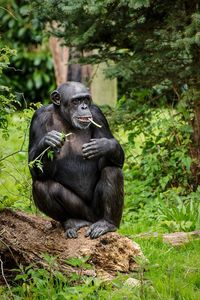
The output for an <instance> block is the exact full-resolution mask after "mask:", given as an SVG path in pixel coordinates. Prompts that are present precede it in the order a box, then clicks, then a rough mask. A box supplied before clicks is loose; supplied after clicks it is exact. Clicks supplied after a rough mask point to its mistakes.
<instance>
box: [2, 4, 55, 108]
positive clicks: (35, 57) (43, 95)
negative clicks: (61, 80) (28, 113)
mask: <svg viewBox="0 0 200 300" xmlns="http://www.w3.org/2000/svg"><path fill="white" fill-rule="evenodd" d="M32 13H34V11H32V10H31V8H30V5H29V4H28V1H26V0H23V1H20V2H19V1H17V0H15V1H13V0H9V1H4V0H3V2H2V1H1V6H0V18H1V25H0V32H1V38H2V40H1V41H0V46H2V45H7V46H9V47H11V48H14V49H15V50H17V53H16V55H15V56H13V57H12V59H11V63H10V66H9V68H8V69H7V70H6V72H5V74H6V77H5V78H4V84H5V85H7V86H10V87H11V86H12V90H14V92H15V94H16V96H17V99H18V100H19V101H20V103H21V104H22V105H23V106H25V107H26V104H27V103H30V102H38V101H44V100H45V99H48V98H49V91H50V90H52V89H54V87H55V83H54V81H55V79H54V72H53V61H52V57H51V55H50V51H49V48H48V39H47V37H45V36H44V34H43V33H42V31H41V30H40V28H39V24H38V21H37V20H35V21H34V22H32Z"/></svg>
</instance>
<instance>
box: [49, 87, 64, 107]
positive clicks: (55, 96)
mask: <svg viewBox="0 0 200 300" xmlns="http://www.w3.org/2000/svg"><path fill="white" fill-rule="evenodd" d="M50 97H51V101H52V102H53V103H54V104H56V105H60V100H61V96H60V93H59V92H58V91H57V90H55V91H53V92H52V93H51V96H50Z"/></svg>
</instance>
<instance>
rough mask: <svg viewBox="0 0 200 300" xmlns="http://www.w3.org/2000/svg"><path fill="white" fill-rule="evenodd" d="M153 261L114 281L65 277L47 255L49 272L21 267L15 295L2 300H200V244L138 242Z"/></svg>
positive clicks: (78, 275)
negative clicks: (129, 280)
mask: <svg viewBox="0 0 200 300" xmlns="http://www.w3.org/2000/svg"><path fill="white" fill-rule="evenodd" d="M137 242H138V243H139V244H140V245H141V247H142V249H143V252H144V254H145V256H146V257H147V259H148V260H149V265H148V266H145V269H146V271H145V272H144V270H143V267H144V266H143V265H141V267H140V268H139V270H138V273H134V274H129V275H123V274H119V275H118V276H117V277H116V278H115V279H114V280H112V281H104V280H100V279H97V278H94V277H88V276H84V275H83V273H82V272H77V273H72V274H71V275H70V276H65V275H64V274H62V273H61V272H60V271H59V270H58V265H57V261H56V257H50V256H48V255H44V258H45V260H46V262H47V268H46V269H38V268H37V269H36V268H35V266H33V265H31V266H29V267H25V268H23V267H21V268H20V269H19V270H15V272H17V275H16V278H15V283H14V285H13V286H12V287H11V292H12V294H11V293H10V292H9V291H7V289H4V290H3V293H2V295H1V299H2V300H4V299H12V298H13V299H23V300H26V299H27V300H28V299H33V300H36V299H37V300H43V299H44V300H46V299H55V300H57V299H58V300H62V299H63V300H65V299H66V300H69V299H73V300H76V299H77V300H79V299H88V300H89V299H102V300H104V299H105V300H107V299H112V300H118V299H128V300H129V299H130V300H144V299H145V300H157V299H162V300H169V299H188V300H198V299H199V297H200V276H199V269H200V263H199V251H200V243H199V241H195V242H191V243H189V244H188V245H187V246H183V247H181V248H179V249H176V248H172V247H170V246H168V245H165V244H163V243H162V242H161V241H159V240H156V239H155V240H144V239H139V238H138V239H137ZM188 254H189V255H188ZM71 261H73V263H72V265H73V266H74V265H75V266H78V268H79V266H80V269H81V268H82V266H83V264H85V262H84V260H83V261H80V260H79V259H77V258H73V259H71ZM131 277H133V278H137V279H138V280H139V282H140V286H137V287H134V286H131V285H130V286H129V285H127V284H126V280H127V278H131Z"/></svg>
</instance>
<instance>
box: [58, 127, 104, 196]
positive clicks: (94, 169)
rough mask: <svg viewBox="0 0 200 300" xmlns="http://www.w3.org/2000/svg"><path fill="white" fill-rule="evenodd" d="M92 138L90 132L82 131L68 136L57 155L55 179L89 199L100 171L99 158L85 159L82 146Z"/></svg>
mask: <svg viewBox="0 0 200 300" xmlns="http://www.w3.org/2000/svg"><path fill="white" fill-rule="evenodd" d="M90 139H91V134H90V132H87V131H85V132H84V131H81V132H80V134H79V132H78V133H76V134H75V133H74V134H72V135H70V136H68V137H67V138H66V141H65V143H64V145H63V147H62V148H61V149H60V151H59V152H57V154H56V157H55V160H54V162H55V164H56V173H55V175H54V176H55V179H56V181H58V182H60V183H61V184H63V185H64V186H66V187H68V188H70V189H72V190H74V191H76V193H77V194H79V195H80V196H81V197H83V198H85V199H89V198H90V197H91V195H92V194H93V190H94V189H95V186H96V183H97V181H98V179H99V176H100V173H99V170H98V159H84V158H83V154H82V146H83V145H84V144H85V143H88V142H89V141H90Z"/></svg>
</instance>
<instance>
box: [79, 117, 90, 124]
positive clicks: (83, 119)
mask: <svg viewBox="0 0 200 300" xmlns="http://www.w3.org/2000/svg"><path fill="white" fill-rule="evenodd" d="M77 119H78V121H79V122H81V123H91V120H92V117H91V116H84V117H77Z"/></svg>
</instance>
